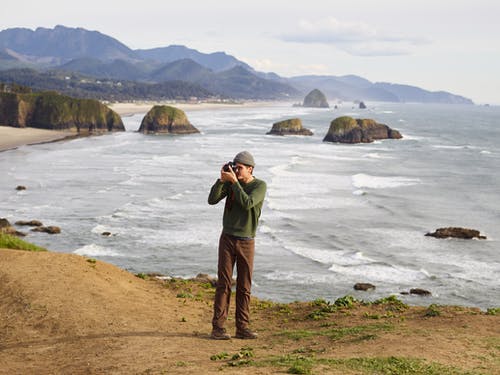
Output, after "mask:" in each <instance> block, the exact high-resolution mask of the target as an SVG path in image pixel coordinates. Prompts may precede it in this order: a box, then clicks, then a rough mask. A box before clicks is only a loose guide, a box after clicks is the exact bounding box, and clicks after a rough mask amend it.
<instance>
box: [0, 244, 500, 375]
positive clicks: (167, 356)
mask: <svg viewBox="0 0 500 375" xmlns="http://www.w3.org/2000/svg"><path fill="white" fill-rule="evenodd" d="M27 275H29V277H27ZM139 276H140V277H136V276H134V275H132V274H130V273H128V272H126V271H123V270H121V269H118V268H117V267H115V266H112V265H110V264H107V263H104V262H101V261H96V260H95V259H88V258H84V257H81V256H77V255H74V254H61V253H51V252H36V253H33V252H25V251H20V250H5V249H1V250H0V297H1V298H0V363H2V366H1V368H0V373H2V374H14V373H22V374H39V373H72V374H80V373H85V374H103V373H106V374H123V373H134V374H161V373H183V374H200V373H203V374H219V373H221V371H222V372H223V373H226V374H275V373H301V374H325V373H328V374H374V373H377V374H402V373H405V374H440V375H441V374H445V375H446V374H494V373H498V371H500V365H499V363H498V355H499V354H500V353H499V349H500V348H499V341H498V340H499V336H500V316H498V315H488V314H485V313H482V312H480V311H479V310H477V309H472V308H460V307H445V306H431V307H429V308H424V307H407V306H405V305H403V304H401V303H400V302H398V301H397V300H396V299H394V298H388V299H385V300H380V301H379V303H378V304H371V305H366V306H365V305H362V304H359V303H356V302H352V301H351V300H350V299H349V298H342V299H339V300H337V301H336V303H335V304H334V303H327V302H326V301H324V300H316V301H312V302H295V303H291V304H279V303H273V302H270V301H260V300H257V299H253V301H252V326H253V327H254V329H255V330H256V331H257V332H258V333H259V338H258V339H257V340H238V339H232V340H229V341H224V342H221V341H213V340H210V339H209V338H208V335H209V332H210V329H211V326H210V320H211V313H212V298H213V293H214V289H213V288H212V287H211V286H210V285H209V284H207V283H203V282H193V281H187V280H180V279H170V280H166V281H162V280H159V279H157V278H155V277H147V276H146V275H142V274H140V275H139ZM233 307H234V300H233V301H232V305H231V311H230V316H233V315H234V308H233ZM229 323H230V324H231V323H232V321H229ZM228 328H230V330H229V331H230V332H231V333H233V329H232V327H228Z"/></svg>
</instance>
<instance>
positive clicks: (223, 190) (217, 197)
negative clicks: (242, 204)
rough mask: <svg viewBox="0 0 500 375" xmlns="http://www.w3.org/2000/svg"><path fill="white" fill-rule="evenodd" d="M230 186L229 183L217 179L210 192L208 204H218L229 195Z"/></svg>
mask: <svg viewBox="0 0 500 375" xmlns="http://www.w3.org/2000/svg"><path fill="white" fill-rule="evenodd" d="M228 191H229V187H228V184H227V183H224V182H222V181H221V180H217V181H216V182H215V184H213V185H212V188H211V189H210V194H208V204H217V203H219V202H220V201H221V200H222V199H224V198H225V197H226V196H227V193H228Z"/></svg>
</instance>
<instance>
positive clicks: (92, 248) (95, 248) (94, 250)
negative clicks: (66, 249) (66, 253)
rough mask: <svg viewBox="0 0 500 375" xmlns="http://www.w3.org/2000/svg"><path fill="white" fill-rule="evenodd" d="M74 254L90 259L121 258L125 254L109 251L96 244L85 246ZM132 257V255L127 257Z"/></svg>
mask: <svg viewBox="0 0 500 375" xmlns="http://www.w3.org/2000/svg"><path fill="white" fill-rule="evenodd" d="M73 253H74V254H78V255H86V256H90V257H121V256H124V255H123V254H120V253H119V252H117V251H114V250H111V249H107V248H105V247H102V246H99V245H96V244H93V243H92V244H90V245H85V246H83V247H80V248H78V249H76V250H75V251H73ZM127 256H130V255H127Z"/></svg>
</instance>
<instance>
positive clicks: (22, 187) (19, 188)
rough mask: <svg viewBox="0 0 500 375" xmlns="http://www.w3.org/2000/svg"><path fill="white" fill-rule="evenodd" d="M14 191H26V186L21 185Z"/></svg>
mask: <svg viewBox="0 0 500 375" xmlns="http://www.w3.org/2000/svg"><path fill="white" fill-rule="evenodd" d="M16 190H18V191H21V190H26V186H23V185H17V186H16Z"/></svg>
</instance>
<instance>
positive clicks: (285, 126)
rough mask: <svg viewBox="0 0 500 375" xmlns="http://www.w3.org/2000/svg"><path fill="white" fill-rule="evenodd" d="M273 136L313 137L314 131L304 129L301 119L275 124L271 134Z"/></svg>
mask: <svg viewBox="0 0 500 375" xmlns="http://www.w3.org/2000/svg"><path fill="white" fill-rule="evenodd" d="M267 134H272V135H313V133H312V131H310V130H309V129H306V128H304V127H302V121H301V120H300V119H299V118H292V119H289V120H284V121H279V122H275V123H274V124H273V127H272V129H271V131H270V132H268V133H267Z"/></svg>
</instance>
